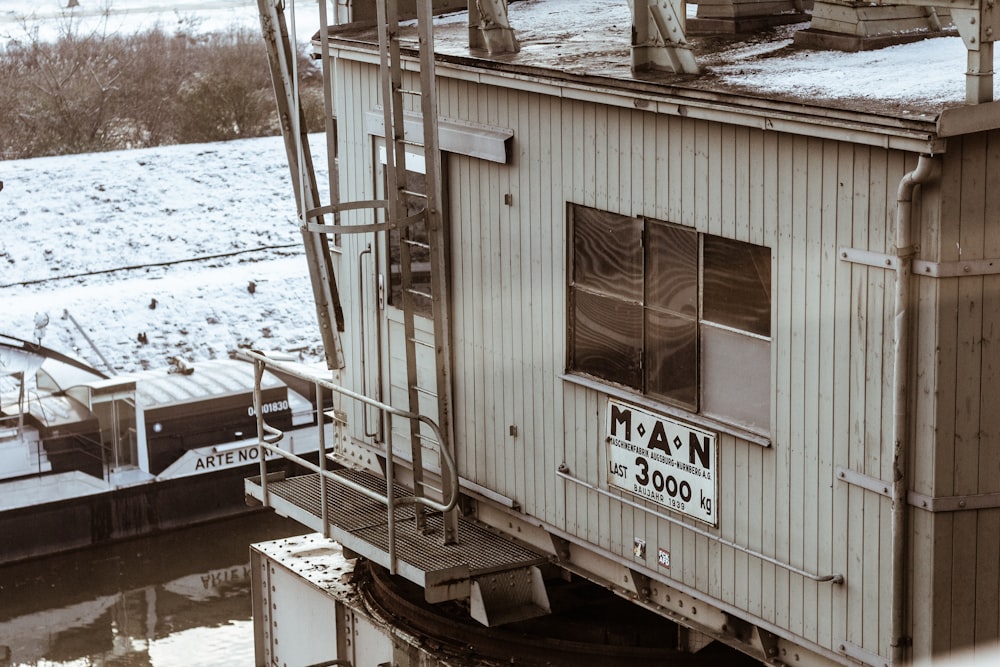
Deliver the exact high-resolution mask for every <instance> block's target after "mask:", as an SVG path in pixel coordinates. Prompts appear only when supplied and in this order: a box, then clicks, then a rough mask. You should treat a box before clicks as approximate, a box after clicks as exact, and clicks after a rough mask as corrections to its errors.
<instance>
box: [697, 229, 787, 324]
mask: <svg viewBox="0 0 1000 667" xmlns="http://www.w3.org/2000/svg"><path fill="white" fill-rule="evenodd" d="M704 239H705V240H704V249H705V251H704V252H705V255H704V297H703V298H704V304H703V308H702V316H703V317H704V319H706V320H708V321H709V322H715V323H717V324H722V325H725V326H728V327H733V328H734V329H741V330H743V331H749V332H751V333H755V334H760V335H761V336H770V335H771V251H770V249H768V248H765V247H763V246H757V245H751V244H749V243H743V242H741V241H732V240H730V239H723V238H720V237H718V236H705V237H704Z"/></svg>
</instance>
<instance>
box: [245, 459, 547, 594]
mask: <svg viewBox="0 0 1000 667" xmlns="http://www.w3.org/2000/svg"><path fill="white" fill-rule="evenodd" d="M335 474H337V475H339V476H342V477H345V478H347V479H350V480H352V481H353V482H355V483H357V484H361V485H363V486H365V487H366V488H369V489H372V490H374V491H378V492H379V493H381V494H382V495H384V494H385V481H384V479H383V478H381V477H378V476H376V475H373V474H371V473H368V472H365V471H357V470H347V469H345V470H340V471H337V472H336V473H335ZM267 489H268V496H269V503H270V506H271V507H273V508H274V509H275V511H277V512H278V513H279V514H284V515H286V516H289V517H291V518H293V519H295V520H297V521H299V522H300V523H302V524H303V525H306V526H308V527H309V528H311V529H313V530H315V531H317V532H323V523H322V521H323V520H322V517H321V512H320V476H319V474H318V473H314V474H309V475H301V476H297V477H290V478H287V479H282V480H272V481H269V482H268V485H267ZM246 493H247V495H248V496H251V497H253V498H256V499H257V500H262V493H261V486H260V479H259V478H251V479H248V480H246ZM395 493H396V497H397V498H401V497H405V496H409V495H411V493H410V491H408V490H406V489H403V488H401V487H399V486H398V485H397V486H396V489H395ZM327 519H328V522H329V524H330V537H331V538H333V539H335V540H337V541H338V542H340V543H341V544H342V545H343V546H344V547H347V548H348V549H351V550H352V551H355V552H357V553H359V554H361V555H363V556H366V557H368V558H369V559H371V560H373V561H375V562H378V563H380V564H381V565H383V566H386V567H388V560H389V558H388V552H389V531H388V513H387V511H386V506H385V505H383V504H382V503H380V502H378V501H375V500H372V499H370V498H368V497H367V496H365V495H364V494H362V493H360V492H358V491H355V490H354V489H351V488H348V487H347V486H344V485H342V484H334V483H329V482H328V484H327ZM442 524H443V519H442V517H441V515H440V514H437V513H431V514H429V515H428V516H427V527H428V530H427V532H426V534H421V533H418V532H417V530H416V528H415V520H414V512H413V507H412V506H411V505H407V506H403V507H400V508H398V509H397V510H396V542H395V549H396V557H397V559H398V560H399V561H401V562H403V563H405V564H407V565H409V566H411V567H412V568H415V569H416V570H418V571H420V572H422V573H424V574H425V575H426V574H427V573H434V572H446V571H448V570H451V569H453V568H461V567H463V566H467V567H468V569H469V573H470V576H471V577H473V578H474V577H476V576H477V575H482V574H486V573H491V572H502V571H505V570H511V569H515V568H522V567H528V566H531V565H539V564H541V563H544V562H546V560H547V558H546V557H545V556H544V555H542V554H539V553H537V552H535V551H532V550H531V549H528V548H525V547H523V546H521V545H519V544H516V543H514V542H512V541H510V540H509V539H507V538H506V537H504V536H502V535H499V534H497V533H494V532H491V531H489V530H487V529H486V528H485V527H483V526H481V525H480V524H478V523H475V522H472V521H469V520H467V519H463V518H461V517H460V518H459V532H458V543H457V544H448V545H446V544H442V543H441V542H442V539H441V535H442ZM417 583H423V582H417Z"/></svg>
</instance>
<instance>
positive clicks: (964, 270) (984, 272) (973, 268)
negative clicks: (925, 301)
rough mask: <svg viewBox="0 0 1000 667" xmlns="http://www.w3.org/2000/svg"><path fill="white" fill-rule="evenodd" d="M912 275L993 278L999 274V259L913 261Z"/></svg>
mask: <svg viewBox="0 0 1000 667" xmlns="http://www.w3.org/2000/svg"><path fill="white" fill-rule="evenodd" d="M913 273H914V274H916V275H918V276H926V277H928V278H955V277H958V276H993V275H996V274H998V273H1000V259H979V260H973V261H969V262H928V261H925V260H922V259H920V260H914V262H913Z"/></svg>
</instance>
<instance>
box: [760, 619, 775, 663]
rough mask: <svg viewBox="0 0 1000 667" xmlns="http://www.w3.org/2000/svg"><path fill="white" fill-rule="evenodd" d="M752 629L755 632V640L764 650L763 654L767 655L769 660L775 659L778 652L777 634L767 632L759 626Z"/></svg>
mask: <svg viewBox="0 0 1000 667" xmlns="http://www.w3.org/2000/svg"><path fill="white" fill-rule="evenodd" d="M754 630H755V631H756V632H757V641H758V642H759V643H760V647H761V649H762V650H763V651H764V655H765V656H767V659H768V660H769V661H774V660H777V658H778V654H779V653H780V649H779V648H778V635H776V634H774V633H773V632H768V631H767V630H765V629H763V628H761V627H760V626H757V627H755V628H754Z"/></svg>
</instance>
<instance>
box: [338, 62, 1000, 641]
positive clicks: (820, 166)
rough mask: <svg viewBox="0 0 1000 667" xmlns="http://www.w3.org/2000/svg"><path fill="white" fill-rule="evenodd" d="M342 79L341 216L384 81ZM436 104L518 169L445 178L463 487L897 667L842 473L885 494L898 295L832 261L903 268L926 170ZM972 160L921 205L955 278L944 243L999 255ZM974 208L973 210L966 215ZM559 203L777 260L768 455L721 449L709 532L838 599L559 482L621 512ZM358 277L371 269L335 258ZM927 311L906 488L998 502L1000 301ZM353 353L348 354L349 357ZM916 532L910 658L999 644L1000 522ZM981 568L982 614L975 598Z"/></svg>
mask: <svg viewBox="0 0 1000 667" xmlns="http://www.w3.org/2000/svg"><path fill="white" fill-rule="evenodd" d="M339 67H340V68H339V70H338V81H337V91H338V95H339V99H338V103H337V104H338V108H339V110H340V111H339V118H338V125H339V136H340V142H341V144H340V149H341V150H340V156H341V175H342V179H343V184H342V190H343V191H342V199H344V200H350V199H363V198H369V197H371V196H372V192H373V190H372V185H373V179H374V176H373V165H372V158H371V153H372V149H371V145H372V143H371V141H372V140H371V137H369V136H367V135H366V134H365V132H364V127H363V123H362V117H361V114H363V113H364V112H365V111H368V110H371V109H373V108H375V105H376V104H377V99H378V95H377V78H376V70H375V69H374V68H372V67H371V66H369V65H361V64H357V63H352V62H350V61H346V60H341V63H340V66H339ZM439 85H440V97H439V102H440V113H441V115H442V116H444V117H447V118H450V119H457V120H465V121H470V122H475V123H479V124H484V125H490V126H495V127H501V128H510V129H512V130H513V131H514V155H513V159H512V161H511V163H510V164H508V165H499V164H495V163H492V162H486V161H481V160H477V159H473V158H469V157H464V156H458V155H450V156H448V157H447V161H448V163H447V173H448V183H447V190H448V192H447V195H448V198H449V202H450V204H449V215H450V218H451V228H452V262H453V265H452V288H453V290H454V294H453V297H454V303H453V317H452V322H453V324H454V341H453V349H454V357H455V358H454V364H455V367H454V378H455V434H456V446H457V449H458V453H457V456H458V460H459V465H460V468H461V474H462V476H463V477H466V478H468V479H470V480H472V481H474V482H476V483H478V484H481V485H483V486H485V487H488V488H489V489H491V490H493V491H496V492H498V493H500V494H503V495H506V496H509V497H510V498H513V499H514V500H516V501H517V502H518V503H519V504H520V507H521V508H522V510H523V511H524V512H525V513H526V514H528V515H531V516H534V517H537V518H539V519H541V520H542V521H544V522H545V523H548V524H551V525H553V526H556V527H557V528H559V529H563V530H566V531H568V532H570V533H572V534H575V535H578V536H581V537H583V538H585V539H586V540H588V541H589V542H591V543H593V544H594V545H595V546H596V547H599V548H601V549H603V550H607V551H611V552H613V553H615V554H619V555H622V556H624V557H626V558H633V556H632V544H633V539H634V538H636V537H640V538H642V539H644V540H646V542H647V544H648V545H649V550H648V551H647V554H648V555H647V558H646V562H644V563H643V565H645V566H646V567H648V568H650V569H653V570H657V568H658V566H657V563H656V552H657V548H658V547H662V548H666V549H669V550H670V552H671V555H672V559H673V562H672V566H671V568H670V570H669V571H664V570H660V571H661V572H663V573H664V575H665V580H668V581H669V580H673V581H677V582H680V583H682V584H684V585H687V586H690V587H694V588H696V589H698V590H699V591H702V592H703V593H705V594H707V595H709V596H711V597H712V598H714V599H716V600H719V601H722V602H725V603H728V604H732V605H735V606H736V607H737V608H739V609H742V610H745V611H746V612H747V614H748V615H750V616H752V617H753V618H758V619H762V620H764V621H767V622H769V623H773V624H775V625H777V626H779V627H782V628H787V629H788V630H790V631H791V632H793V633H795V634H796V635H798V636H800V637H802V638H804V639H805V640H807V641H809V642H813V643H816V644H819V645H821V646H823V647H826V648H831V649H832V650H836V647H837V646H838V644H839V643H841V642H844V641H847V642H850V643H851V644H854V645H856V646H858V647H861V648H862V649H863V650H865V651H868V652H870V653H872V654H880V655H882V656H888V655H889V654H890V649H889V615H890V597H889V596H890V591H891V586H890V585H889V582H890V575H891V534H890V519H889V517H890V502H889V500H888V499H887V498H885V497H882V496H880V495H878V494H875V493H873V492H870V491H866V490H864V489H862V488H860V487H857V486H852V485H849V484H846V483H844V482H842V481H838V480H837V479H836V478H835V472H834V471H835V468H836V467H837V466H840V467H843V468H846V469H849V470H853V471H856V472H859V473H862V474H864V475H868V476H870V477H874V478H877V479H882V480H891V479H892V474H891V464H892V456H891V454H892V437H891V436H892V432H891V429H892V421H893V416H892V411H891V399H892V394H891V387H892V346H893V340H892V337H893V336H892V314H893V308H894V304H893V285H894V280H895V278H894V275H893V274H892V273H891V272H889V271H886V270H884V269H882V268H870V267H867V266H864V265H860V264H853V263H849V262H846V261H843V260H841V259H840V258H839V255H838V250H839V248H841V247H850V248H855V249H859V250H867V251H872V252H881V253H889V252H892V251H893V244H894V241H893V239H894V227H893V225H894V222H893V211H894V207H895V195H896V188H897V186H898V184H899V182H900V179H901V178H902V177H903V175H904V174H905V173H906V172H907V171H909V170H910V169H912V168H913V167H914V166H915V164H916V156H913V155H907V154H904V153H901V152H898V151H889V150H885V149H882V148H877V147H871V146H866V145H859V144H853V143H849V142H837V141H834V140H828V139H819V138H815V137H809V136H793V135H789V134H779V133H776V132H766V131H761V130H756V129H749V128H746V127H737V126H731V125H725V124H721V123H715V122H708V121H702V120H696V119H691V118H687V117H679V116H665V115H656V114H653V113H650V112H646V111H641V110H636V109H629V108H618V107H609V106H604V105H601V104H599V103H589V102H584V101H575V100H571V99H567V98H557V97H552V96H548V95H544V94H540V93H535V92H529V91H525V90H523V89H519V88H518V86H517V85H516V84H515V85H513V87H510V88H507V87H500V86H493V85H482V84H477V83H475V82H473V81H468V80H458V79H448V78H444V77H441V76H440V75H439ZM981 139H982V138H981V137H980V138H979V141H980V143H982V142H981ZM980 143H977V142H976V141H972V140H970V141H968V142H966V145H965V148H964V153H962V155H960V156H955V155H953V154H952V153H950V152H949V154H948V155H946V156H945V159H944V164H945V165H946V167H945V169H944V175H943V176H942V184H941V185H940V187H939V186H936V185H933V186H926V187H925V188H923V198H922V200H920V201H918V202H917V204H918V205H917V206H916V210H917V211H918V212H919V213H920V225H921V231H920V234H921V243H922V244H923V245H924V247H925V248H931V247H933V248H935V249H937V251H938V252H939V253H940V254H941V255H942V257H945V256H950V255H951V254H954V251H953V250H952V247H953V246H955V241H957V242H958V243H959V245H961V246H962V248H963V253H964V255H963V256H964V257H969V253H973V254H978V255H979V256H983V257H987V256H988V257H1000V229H998V225H997V222H996V220H995V217H994V215H995V213H994V212H995V211H997V210H1000V201H997V199H998V198H1000V187H998V186H1000V183H997V181H998V180H1000V177H997V176H995V173H996V172H997V168H996V167H997V164H998V163H1000V140H998V139H997V137H996V136H991V141H990V142H989V144H988V146H986V144H983V145H980ZM970 163H971V164H974V165H980V166H979V167H978V169H980V170H981V171H982V173H983V174H985V173H987V169H986V165H987V163H989V165H990V166H992V167H993V172H994V174H991V176H990V181H989V183H985V182H983V181H984V180H985V177H982V178H979V179H977V180H975V183H974V184H972V185H970V184H968V183H966V181H964V180H962V179H963V178H969V166H968V165H969V164H970ZM963 169H964V171H963ZM969 189H971V190H974V191H975V192H974V193H969V192H966V190H969ZM918 192H920V191H919V190H918ZM969 194H976V196H974V197H971V199H973V200H975V202H978V203H967V199H970V197H969V196H968V195H969ZM506 195H510V199H511V204H510V205H508V204H506V203H505V196H506ZM921 201H922V205H921ZM938 201H940V202H941V204H942V206H943V208H944V210H958V209H957V208H956V207H958V208H960V209H961V220H962V224H961V225H960V226H956V227H953V226H952V225H951V224H950V217H948V216H944V215H941V214H939V213H938V212H937V211H938V208H937V202H938ZM567 202H573V203H578V204H583V205H587V206H592V207H596V208H600V209H605V210H608V211H611V212H615V213H620V214H624V215H630V216H633V215H644V216H649V217H652V218H657V219H660V220H666V221H670V222H673V223H678V224H682V225H688V226H691V227H693V228H695V229H697V230H699V231H701V232H705V233H710V234H716V235H721V236H725V237H729V238H735V239H738V240H743V241H748V242H751V243H755V244H760V245H765V246H768V247H770V248H771V250H772V286H773V294H774V297H773V306H772V318H773V326H772V331H773V343H772V376H773V377H772V391H773V394H772V410H773V413H772V441H771V446H770V447H763V446H761V445H760V444H755V443H753V442H749V441H747V440H744V439H742V438H740V437H738V436H737V435H733V434H729V433H720V437H719V450H718V451H719V463H720V469H719V473H718V474H719V496H718V499H719V503H720V507H719V517H720V519H719V525H718V528H717V529H713V530H715V533H716V534H717V535H719V536H720V537H722V538H724V539H726V540H730V541H732V542H736V543H738V544H741V545H744V546H746V547H748V548H750V549H753V550H755V551H759V552H761V553H764V554H768V555H771V556H773V557H774V558H777V559H778V560H780V561H784V562H787V563H789V564H791V565H793V566H795V567H797V568H801V569H803V570H806V571H809V572H813V573H816V574H818V575H824V574H831V573H841V574H843V575H844V577H845V579H846V581H845V583H844V584H843V585H839V586H838V585H832V584H829V583H816V582H813V581H810V580H808V579H806V578H804V577H802V576H800V575H798V574H795V573H792V572H789V571H788V570H786V569H783V568H781V567H777V566H775V565H773V564H769V563H766V562H763V561H761V560H760V559H757V558H755V557H753V556H749V555H747V554H745V553H741V552H739V551H736V550H733V549H731V548H729V547H726V546H723V545H720V544H719V543H718V542H714V541H711V540H709V539H708V538H705V537H701V536H697V535H694V534H693V533H691V532H690V531H687V530H685V529H684V528H681V527H678V526H675V525H671V524H669V523H667V522H665V521H662V520H660V519H658V518H656V517H655V516H653V515H651V514H648V513H646V512H643V511H640V510H638V509H633V508H630V507H628V506H625V505H621V504H619V503H617V502H616V501H614V500H611V499H608V498H607V497H604V496H600V495H598V494H595V493H593V492H592V491H589V490H587V489H585V488H583V487H581V486H578V485H574V484H571V483H568V482H566V481H564V480H562V479H560V478H558V477H557V476H556V469H557V467H558V466H559V465H560V464H561V463H565V464H566V465H567V466H568V467H569V469H570V471H571V472H572V474H573V475H575V476H577V477H579V478H582V479H584V480H585V481H587V482H588V483H590V484H594V485H598V486H602V487H605V488H606V470H607V464H606V460H605V457H606V450H605V445H604V434H603V427H604V409H605V407H606V404H607V396H606V395H605V394H604V393H603V392H599V391H595V390H593V389H590V388H586V387H583V386H580V385H579V384H576V383H573V382H570V381H567V380H566V379H565V378H563V377H562V375H563V373H564V371H565V365H566V331H567V317H566V293H567V289H566V281H567V247H566V245H567V240H566V233H567V219H566V210H567ZM959 203H961V206H960V207H959ZM930 204H933V205H930ZM946 218H948V219H946ZM984 222H985V223H986V224H985V231H984ZM938 236H940V239H938ZM953 237H954V238H953ZM348 243H350V241H349V242H348ZM352 253H353V254H354V255H356V253H357V249H356V248H355V249H353V250H352V251H351V252H345V256H350V255H351V254H352ZM924 254H926V253H924ZM355 274H356V272H355V271H354V270H349V271H347V273H346V274H344V275H343V276H342V283H343V284H344V285H345V287H344V292H345V294H346V295H350V294H353V293H354V288H356V285H353V284H352V281H355V280H356V279H355V277H354V276H355ZM918 287H919V304H920V308H919V313H918V316H917V325H916V326H917V327H918V328H919V335H918V338H917V340H916V342H915V345H914V348H915V349H916V357H917V359H918V362H917V363H918V366H917V368H916V377H917V378H919V381H915V384H918V385H919V397H918V402H917V413H918V417H917V418H915V422H916V423H915V428H914V431H915V437H916V438H917V440H918V448H917V449H918V451H917V454H916V455H915V457H914V458H915V463H914V464H913V465H914V470H915V475H916V482H915V483H916V484H917V485H918V486H919V487H922V488H921V489H918V490H922V491H924V492H928V493H937V494H938V495H951V494H958V493H974V492H979V493H986V492H997V491H1000V444H998V437H1000V436H998V432H1000V417H998V415H997V412H998V411H997V409H996V405H995V403H996V398H995V397H996V396H997V395H998V393H997V390H998V387H1000V377H998V369H1000V361H997V352H996V351H995V350H993V348H992V347H990V351H989V356H990V358H991V359H993V361H992V362H991V364H990V365H989V367H988V368H987V364H986V363H985V362H984V361H983V360H984V359H985V358H986V356H987V352H986V348H987V347H989V346H990V345H991V343H992V339H993V337H995V336H996V335H997V331H996V329H997V325H998V324H1000V321H998V318H1000V315H998V313H1000V309H998V307H997V306H998V305H1000V304H998V301H1000V277H989V278H968V279H962V280H958V279H953V280H952V281H950V282H948V281H943V280H941V281H924V280H923V279H921V280H920V281H918ZM348 298H349V297H348ZM939 301H940V302H941V305H940V310H941V320H940V321H938V320H937V317H938V311H937V303H938V302H939ZM348 318H349V320H350V318H351V312H350V311H349V314H348ZM349 326H350V322H349ZM347 339H348V354H349V355H350V354H351V350H352V349H356V344H357V343H356V341H353V340H352V339H351V335H348V337H347ZM351 346H354V348H352V347H351ZM981 368H982V369H983V371H982V372H981V371H980V369H981ZM980 376H981V377H980ZM968 377H975V378H977V379H976V382H975V383H967V382H966V381H965V379H966V378H968ZM942 385H945V388H944V389H941V386H942ZM938 391H940V392H942V393H941V394H940V395H936V392H938ZM696 423H697V422H696ZM511 426H514V427H516V435H512V429H511ZM935 429H936V430H935ZM950 431H954V437H953V440H949V437H948V433H949V432H950ZM942 439H944V440H947V441H948V442H947V443H944V442H942ZM970 443H972V444H970ZM952 470H954V473H952ZM970 523H971V525H969V524H970ZM913 525H914V529H915V531H916V532H917V533H918V534H917V536H916V538H915V542H914V550H913V552H914V561H915V564H914V568H915V570H914V571H915V575H914V581H913V582H912V589H913V596H914V600H913V609H914V611H913V616H914V619H915V625H916V627H915V633H914V634H915V645H916V651H917V653H918V654H926V652H927V651H930V650H935V651H940V650H948V648H949V647H950V646H951V645H953V644H955V645H957V644H962V643H967V642H969V641H971V639H970V638H978V637H993V638H994V639H995V637H996V636H997V635H998V634H1000V629H998V623H1000V621H998V618H1000V612H998V609H997V606H998V595H997V586H998V583H997V582H998V581H1000V547H998V545H997V537H996V536H997V535H998V533H1000V510H992V511H983V512H970V513H958V514H955V515H954V516H947V517H928V516H927V515H926V513H925V514H923V515H922V514H921V513H920V512H915V515H914V519H913ZM976 528H978V529H979V532H980V535H985V536H987V537H983V538H980V541H979V542H978V543H977V542H976V541H975V539H973V540H972V543H971V548H970V545H969V544H968V540H967V539H966V538H962V539H959V537H958V536H959V535H967V534H969V533H970V532H971V533H972V534H973V537H974V536H975V531H976ZM946 561H947V562H948V565H947V566H945V565H943V563H945V562H946ZM942 568H944V569H942ZM970 568H971V570H973V571H975V572H976V573H977V575H978V576H980V577H981V580H980V581H981V582H982V583H983V584H984V585H985V586H986V588H987V589H988V591H987V593H975V592H974V591H975V590H976V587H975V586H973V588H972V592H970V590H969V586H968V584H966V583H963V582H964V580H963V577H964V576H965V573H967V572H968V571H969V570H970ZM942 575H947V576H943V577H942ZM945 580H947V581H945ZM959 608H961V609H959ZM947 609H951V611H950V612H949V611H947ZM942 610H944V611H942ZM952 613H954V615H952ZM946 617H948V618H951V619H952V620H951V623H950V624H948V623H945V622H944V621H943V619H944V618H946ZM931 628H933V630H931Z"/></svg>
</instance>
